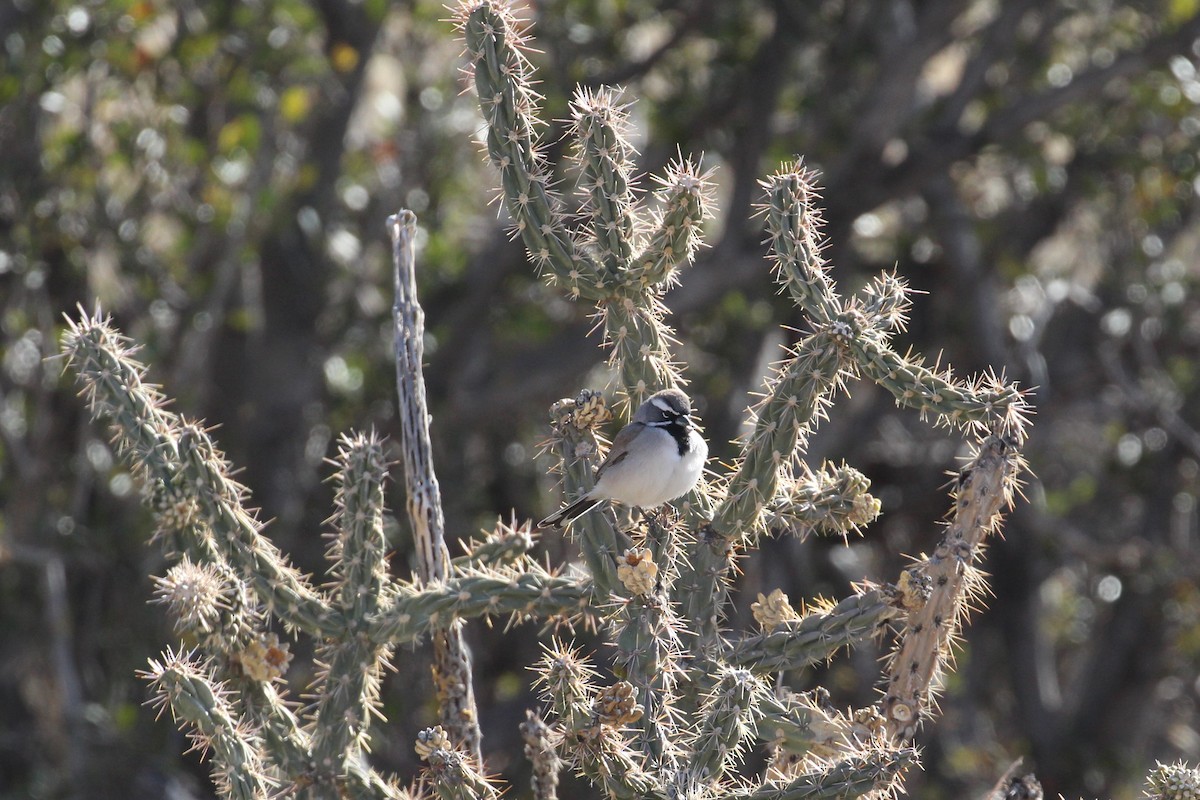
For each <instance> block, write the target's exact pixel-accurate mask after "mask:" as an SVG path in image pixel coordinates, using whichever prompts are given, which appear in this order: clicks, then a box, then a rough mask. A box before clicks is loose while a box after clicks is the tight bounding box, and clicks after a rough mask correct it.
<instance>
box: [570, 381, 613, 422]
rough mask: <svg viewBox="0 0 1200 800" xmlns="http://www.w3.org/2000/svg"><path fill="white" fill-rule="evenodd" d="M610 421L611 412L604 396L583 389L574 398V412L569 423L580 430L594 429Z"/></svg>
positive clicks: (591, 390) (600, 393) (592, 390)
mask: <svg viewBox="0 0 1200 800" xmlns="http://www.w3.org/2000/svg"><path fill="white" fill-rule="evenodd" d="M610 419H612V411H610V410H609V409H608V405H607V404H606V402H605V400H604V394H603V393H602V392H598V391H596V390H594V389H584V390H582V391H581V392H580V393H579V395H578V396H577V397H576V398H575V412H574V413H573V414H572V415H571V422H572V423H573V424H574V425H575V427H576V428H579V429H580V430H587V429H588V428H595V427H597V426H599V425H603V424H604V423H606V422H608V421H609V420H610Z"/></svg>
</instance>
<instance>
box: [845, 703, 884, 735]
mask: <svg viewBox="0 0 1200 800" xmlns="http://www.w3.org/2000/svg"><path fill="white" fill-rule="evenodd" d="M851 722H852V727H851V732H852V733H853V735H854V738H855V739H857V740H858V741H860V742H867V741H871V740H872V739H874V738H876V737H877V736H879V735H880V734H881V733H882V731H883V729H884V727H885V726H886V725H887V718H886V717H884V716H883V714H880V713H879V709H878V708H876V707H875V706H867V707H866V708H860V709H858V710H856V711H855V712H854V715H853V716H852V717H851Z"/></svg>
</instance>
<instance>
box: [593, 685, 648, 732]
mask: <svg viewBox="0 0 1200 800" xmlns="http://www.w3.org/2000/svg"><path fill="white" fill-rule="evenodd" d="M592 711H593V712H594V713H595V715H596V718H597V720H599V722H600V724H601V725H607V726H608V727H610V728H619V727H621V726H623V725H632V724H633V723H635V722H637V721H638V720H639V719H641V718H642V714H644V713H645V711H646V710H645V709H644V708H643V707H642V706H641V705H639V704H638V702H637V695H636V694H635V692H634V688H633V684H631V683H629V682H628V681H617V682H616V683H614V684H613V685H612V686H608V687H605V688H604V689H601V690H600V693H599V694H598V695H596V699H595V701H593V703H592Z"/></svg>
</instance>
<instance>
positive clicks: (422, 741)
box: [413, 725, 453, 761]
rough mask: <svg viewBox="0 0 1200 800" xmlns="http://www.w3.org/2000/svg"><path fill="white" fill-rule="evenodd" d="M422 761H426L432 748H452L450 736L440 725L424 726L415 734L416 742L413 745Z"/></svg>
mask: <svg viewBox="0 0 1200 800" xmlns="http://www.w3.org/2000/svg"><path fill="white" fill-rule="evenodd" d="M413 749H414V750H416V751H417V755H418V756H420V757H421V760H422V761H428V760H429V756H430V755H431V754H432V753H433V751H434V750H452V749H453V745H451V744H450V737H449V736H447V735H446V731H445V730H444V729H443V728H442V726H441V725H435V726H433V727H432V728H426V729H425V730H423V731H421V732H420V733H418V734H417V743H416V744H415V745H414V746H413Z"/></svg>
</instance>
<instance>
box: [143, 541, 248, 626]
mask: <svg viewBox="0 0 1200 800" xmlns="http://www.w3.org/2000/svg"><path fill="white" fill-rule="evenodd" d="M229 590H230V587H229V586H227V585H226V584H225V581H224V579H223V578H222V576H221V573H220V571H219V570H218V569H217V568H216V567H215V566H214V565H212V564H193V563H192V561H191V559H189V558H188V557H187V556H184V558H183V560H182V561H180V562H179V563H178V564H176V565H175V566H173V567H171V569H169V570H168V571H167V575H166V577H164V578H155V579H154V601H153V602H155V603H162V604H163V605H165V606H167V611H168V612H169V613H170V615H171V617H172V619H174V620H175V630H176V631H178V632H179V633H193V634H198V633H207V632H209V631H212V630H213V629H214V628H216V626H217V625H218V624H219V623H220V620H221V612H223V611H228V610H229V602H228V595H229Z"/></svg>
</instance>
